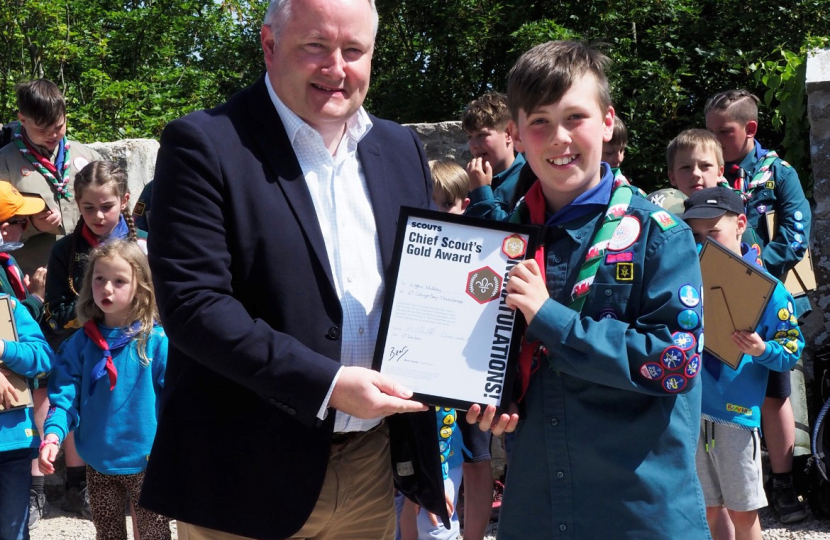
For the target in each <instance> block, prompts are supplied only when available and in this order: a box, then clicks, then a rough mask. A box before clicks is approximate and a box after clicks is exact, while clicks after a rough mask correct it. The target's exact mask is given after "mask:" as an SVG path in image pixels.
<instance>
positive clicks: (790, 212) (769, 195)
mask: <svg viewBox="0 0 830 540" xmlns="http://www.w3.org/2000/svg"><path fill="white" fill-rule="evenodd" d="M704 114H705V115H706V127H707V128H708V129H709V131H711V132H712V133H714V134H715V137H717V139H718V141H720V143H721V146H722V147H723V158H724V160H725V161H726V164H725V170H724V177H725V178H726V180H727V181H728V183H729V186H730V187H731V188H732V189H734V190H735V191H737V192H738V193H739V194H740V195H741V197H742V199H743V201H744V204H745V205H746V219H747V230H746V232H745V233H744V238H743V240H744V242H746V243H747V244H749V245H751V246H753V245H757V246H758V247H759V248H760V252H761V259H762V260H763V263H764V268H765V269H766V270H767V272H769V273H770V274H772V276H773V277H775V278H776V279H778V280H781V281H784V278H785V275H786V274H787V272H788V271H789V270H791V269H792V268H793V267H794V266H795V265H796V263H798V261H800V260H801V259H802V258H803V257H804V252H805V251H806V249H807V246H808V243H809V239H810V225H811V221H812V219H811V212H810V204H809V203H808V202H807V198H806V197H805V196H804V190H803V189H802V187H801V182H800V181H799V179H798V173H797V172H796V171H795V169H793V167H792V166H791V165H790V164H789V163H787V162H786V161H783V160H782V159H781V158H780V157H779V156H778V154H777V153H776V152H775V151H773V150H767V149H765V148H762V147H761V145H760V144H759V143H758V141H757V140H756V139H755V135H756V134H757V132H758V98H757V97H755V96H754V95H752V94H750V93H749V92H747V91H746V90H728V91H726V92H721V93H720V94H718V95H716V96H714V97H713V98H711V99H710V100H709V101H708V102H707V103H706V107H705V109H704ZM769 212H775V214H776V216H777V218H778V230H777V231H775V238H774V239H770V237H769V234H768V232H767V224H766V214H767V213H769ZM795 302H796V308H797V311H798V313H799V314H800V316H801V317H804V316H806V315H807V314H808V313H809V312H810V310H811V307H810V301H809V298H808V297H807V296H806V295H805V296H801V297H799V298H797V299H796V300H795ZM790 393H791V388H790V374H789V372H785V373H778V372H771V373H770V377H769V381H768V384H767V398H766V400H765V401H764V405H763V407H762V409H761V418H762V421H763V425H764V429H763V432H764V440H765V441H766V443H767V450H768V451H769V458H770V468H771V469H772V473H773V474H772V496H771V499H772V501H771V502H772V507H773V509H775V511H776V513H777V514H778V517H779V519H780V520H781V522H782V523H794V522H797V521H801V520H803V519H805V518H806V517H807V511H806V510H805V508H804V507H803V506H802V505H801V503H800V502H799V500H798V497H797V496H796V493H795V490H794V489H793V479H792V466H793V449H794V447H795V418H794V415H793V408H792V403H791V402H790Z"/></svg>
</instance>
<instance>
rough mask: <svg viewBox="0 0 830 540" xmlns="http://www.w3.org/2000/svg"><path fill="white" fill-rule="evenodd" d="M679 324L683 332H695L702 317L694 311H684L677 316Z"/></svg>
mask: <svg viewBox="0 0 830 540" xmlns="http://www.w3.org/2000/svg"><path fill="white" fill-rule="evenodd" d="M677 324H679V325H680V328H682V329H683V330H694V329H695V328H697V325H698V324H700V316H699V315H698V314H697V312H696V311H694V310H692V309H684V310H683V311H681V312H680V314H679V315H678V316H677Z"/></svg>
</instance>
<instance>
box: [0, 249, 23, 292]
mask: <svg viewBox="0 0 830 540" xmlns="http://www.w3.org/2000/svg"><path fill="white" fill-rule="evenodd" d="M0 264H1V265H3V269H4V270H5V271H6V277H7V278H9V283H11V286H12V290H13V291H14V295H15V296H16V297H17V299H18V300H25V299H26V297H28V296H29V291H28V289H26V285H25V284H24V282H23V279H22V276H21V275H20V269H19V268H17V265H15V264H14V260H13V259H12V257H11V255H9V254H8V253H0Z"/></svg>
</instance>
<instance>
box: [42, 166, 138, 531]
mask: <svg viewBox="0 0 830 540" xmlns="http://www.w3.org/2000/svg"><path fill="white" fill-rule="evenodd" d="M73 190H74V193H75V196H76V200H74V201H73V203H77V207H78V210H79V212H80V214H81V217H80V218H79V220H78V223H77V224H76V225H75V227H74V230H73V231H72V234H70V235H68V236H64V237H63V238H61V239H60V240H58V241H57V242H56V243H55V245H54V246H53V248H52V254H51V256H50V257H49V266H48V272H47V274H46V307H45V311H44V322H45V323H46V325H47V326H48V330H47V331H46V334H47V336H46V337H47V339H48V340H49V342H50V344H51V345H52V346H53V347H54V348H56V349H57V348H58V346H60V344H61V343H62V342H63V341H64V340H65V339H67V338H68V337H69V336H71V335H72V333H73V332H75V331H76V330H77V329H78V328H79V327H80V325H79V323H78V320H77V315H76V313H75V303H76V301H77V300H78V295H79V294H80V292H81V290H80V285H81V283H82V282H83V276H84V271H85V270H86V265H87V261H86V255H87V254H88V253H89V252H90V251H92V249H93V248H94V247H95V246H97V245H98V244H100V243H101V242H102V241H104V240H105V239H109V238H129V239H130V240H132V241H138V239H139V236H140V235H141V234H142V233H141V232H140V231H137V230H136V228H135V225H134V224H133V221H132V216H131V213H130V210H129V205H128V202H129V199H130V194H129V188H128V187H127V174H126V173H125V172H124V170H123V169H122V168H120V167H119V166H118V165H116V164H115V163H113V162H111V161H94V162H92V163H90V164H89V165H88V166H86V167H85V168H84V170H83V171H81V172H80V174H78V175H77V176H76V177H75V182H74V183H73ZM63 446H64V450H65V453H66V483H67V486H66V490H67V494H66V499H65V505H64V510H68V511H75V512H78V513H80V514H81V515H83V516H84V517H86V518H90V517H91V515H92V514H91V512H90V509H89V493H88V490H87V481H86V471H87V468H86V464H85V463H84V461H83V459H81V457H80V455H79V454H78V452H77V451H76V450H75V442H74V436H73V435H72V434H71V433H70V434H69V437H68V439H67V440H66V441H65V443H64V445H63Z"/></svg>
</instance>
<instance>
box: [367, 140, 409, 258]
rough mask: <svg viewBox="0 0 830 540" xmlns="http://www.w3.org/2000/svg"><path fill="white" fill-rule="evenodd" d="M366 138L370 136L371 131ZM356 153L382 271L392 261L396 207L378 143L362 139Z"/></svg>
mask: <svg viewBox="0 0 830 540" xmlns="http://www.w3.org/2000/svg"><path fill="white" fill-rule="evenodd" d="M367 138H371V131H370V132H369V135H367ZM357 155H358V157H359V158H360V164H361V166H362V167H363V176H364V177H365V178H366V186H367V187H368V189H369V197H370V198H371V200H372V211H373V212H374V214H375V226H376V227H377V232H378V243H379V244H380V255H381V258H382V259H383V269H384V271H385V270H386V269H388V268H389V264H390V263H391V261H392V249H393V248H394V245H395V231H396V227H397V225H396V224H397V221H398V212H399V210H398V208H395V207H393V205H392V201H391V199H390V198H389V178H388V176H387V173H386V171H385V170H384V167H383V160H382V159H381V156H380V145H379V144H377V143H376V142H373V141H371V139H370V141H366V139H364V140H363V141H361V142H360V143H359V144H358V145H357Z"/></svg>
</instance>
